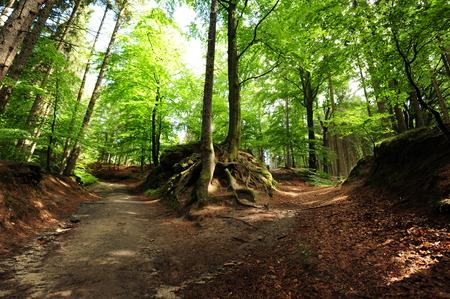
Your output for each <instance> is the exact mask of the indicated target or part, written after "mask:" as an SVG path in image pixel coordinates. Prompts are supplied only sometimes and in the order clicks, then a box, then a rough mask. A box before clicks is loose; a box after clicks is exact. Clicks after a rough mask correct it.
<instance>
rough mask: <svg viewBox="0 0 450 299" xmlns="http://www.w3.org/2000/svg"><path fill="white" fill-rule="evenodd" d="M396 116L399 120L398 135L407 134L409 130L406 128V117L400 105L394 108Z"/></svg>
mask: <svg viewBox="0 0 450 299" xmlns="http://www.w3.org/2000/svg"><path fill="white" fill-rule="evenodd" d="M394 115H395V119H396V120H397V127H398V133H404V132H406V131H407V130H408V128H407V126H406V121H405V115H404V114H403V110H402V109H401V108H400V106H399V105H398V104H397V105H395V106H394Z"/></svg>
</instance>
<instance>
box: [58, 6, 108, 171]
mask: <svg viewBox="0 0 450 299" xmlns="http://www.w3.org/2000/svg"><path fill="white" fill-rule="evenodd" d="M109 9H110V7H109V5H108V4H107V5H106V7H105V12H104V13H103V17H102V19H101V21H100V25H99V26H98V29H97V33H96V35H95V38H94V41H93V43H92V48H91V52H90V54H89V58H88V61H87V63H86V66H85V68H84V73H83V79H81V85H80V88H79V89H78V94H77V99H76V102H75V110H74V112H73V114H72V119H71V120H70V124H69V136H67V138H66V142H65V143H64V149H63V154H62V158H61V164H60V166H59V174H62V173H63V171H64V167H65V166H66V163H67V159H68V158H69V153H70V145H71V142H72V134H73V131H74V128H75V122H76V120H77V117H78V109H79V107H80V104H81V99H82V97H83V94H84V89H85V86H86V80H87V76H88V74H89V70H90V68H91V64H92V56H93V55H94V53H95V47H96V46H97V42H98V39H99V37H100V33H101V31H102V28H103V25H104V23H105V20H106V16H107V14H108V11H109Z"/></svg>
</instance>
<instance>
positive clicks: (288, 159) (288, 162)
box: [284, 98, 292, 169]
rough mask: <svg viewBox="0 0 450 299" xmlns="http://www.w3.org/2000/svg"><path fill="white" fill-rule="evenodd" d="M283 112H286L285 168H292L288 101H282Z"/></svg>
mask: <svg viewBox="0 0 450 299" xmlns="http://www.w3.org/2000/svg"><path fill="white" fill-rule="evenodd" d="M284 105H285V110H286V112H285V113H286V138H287V140H286V157H285V163H284V164H285V166H286V168H288V169H289V168H291V167H292V152H291V149H292V141H291V128H290V127H291V125H290V118H289V101H288V99H287V98H286V99H285V100H284Z"/></svg>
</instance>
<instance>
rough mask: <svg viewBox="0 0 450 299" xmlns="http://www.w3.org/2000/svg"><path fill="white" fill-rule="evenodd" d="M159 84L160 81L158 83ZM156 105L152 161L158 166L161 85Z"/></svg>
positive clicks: (157, 93)
mask: <svg viewBox="0 0 450 299" xmlns="http://www.w3.org/2000/svg"><path fill="white" fill-rule="evenodd" d="M158 84H159V83H158ZM155 101H156V103H155V107H153V111H152V162H153V165H155V166H158V164H159V136H160V132H159V131H160V130H159V128H157V122H158V114H159V112H158V106H159V102H160V101H161V97H160V94H159V86H158V87H157V90H156V99H155Z"/></svg>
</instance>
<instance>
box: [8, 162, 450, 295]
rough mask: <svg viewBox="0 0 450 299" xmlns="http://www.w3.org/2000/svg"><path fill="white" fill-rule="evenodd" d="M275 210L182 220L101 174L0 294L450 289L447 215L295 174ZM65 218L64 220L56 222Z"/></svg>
mask: <svg viewBox="0 0 450 299" xmlns="http://www.w3.org/2000/svg"><path fill="white" fill-rule="evenodd" d="M273 175H274V178H275V179H276V180H277V181H278V182H279V185H278V188H277V190H276V191H275V192H274V194H273V197H272V198H270V199H269V200H268V202H267V203H266V204H265V208H263V209H261V208H259V209H256V208H236V207H230V206H220V205H216V206H213V205H211V206H207V207H205V208H204V209H202V210H198V211H193V212H192V213H190V215H189V217H182V216H180V215H178V214H177V213H176V212H174V211H173V210H171V209H169V208H168V207H166V206H165V205H164V204H162V203H161V202H160V201H159V200H158V199H155V200H149V198H147V197H145V196H143V195H139V194H135V193H132V192H131V191H132V190H131V189H130V186H129V185H125V184H118V183H107V182H101V183H99V184H97V185H96V186H93V187H92V188H91V189H92V190H93V191H95V192H96V193H97V194H98V196H99V199H98V200H96V201H85V202H82V203H80V207H79V209H78V211H77V212H76V213H75V214H74V215H72V216H70V217H68V218H67V217H66V218H63V219H62V220H60V221H59V222H58V225H57V226H56V229H53V230H49V231H47V232H45V233H41V234H38V235H36V236H35V237H33V238H32V239H31V240H29V242H28V243H26V244H25V245H24V246H21V247H18V248H15V249H10V250H9V251H7V252H6V251H4V254H3V256H2V258H0V297H1V298H145V297H148V298H340V297H342V298H380V297H383V298H390V297H392V298H407V297H409V298H450V284H449V283H448V282H449V281H450V227H449V225H448V223H449V222H448V219H445V218H437V217H434V216H433V217H430V215H427V214H425V213H421V211H419V210H417V211H414V210H411V209H409V210H399V209H393V207H394V206H396V205H397V204H398V202H401V201H402V200H403V199H402V198H396V197H393V195H392V194H391V193H389V192H387V191H386V192H383V191H380V189H377V190H374V189H371V188H370V187H368V186H361V185H357V184H356V183H355V184H353V185H352V186H344V187H341V186H328V187H313V186H310V185H308V184H307V183H305V182H303V181H302V180H301V179H300V178H299V177H298V176H297V175H295V173H294V172H292V171H288V170H277V171H274V172H273ZM54 227H55V226H54Z"/></svg>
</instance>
